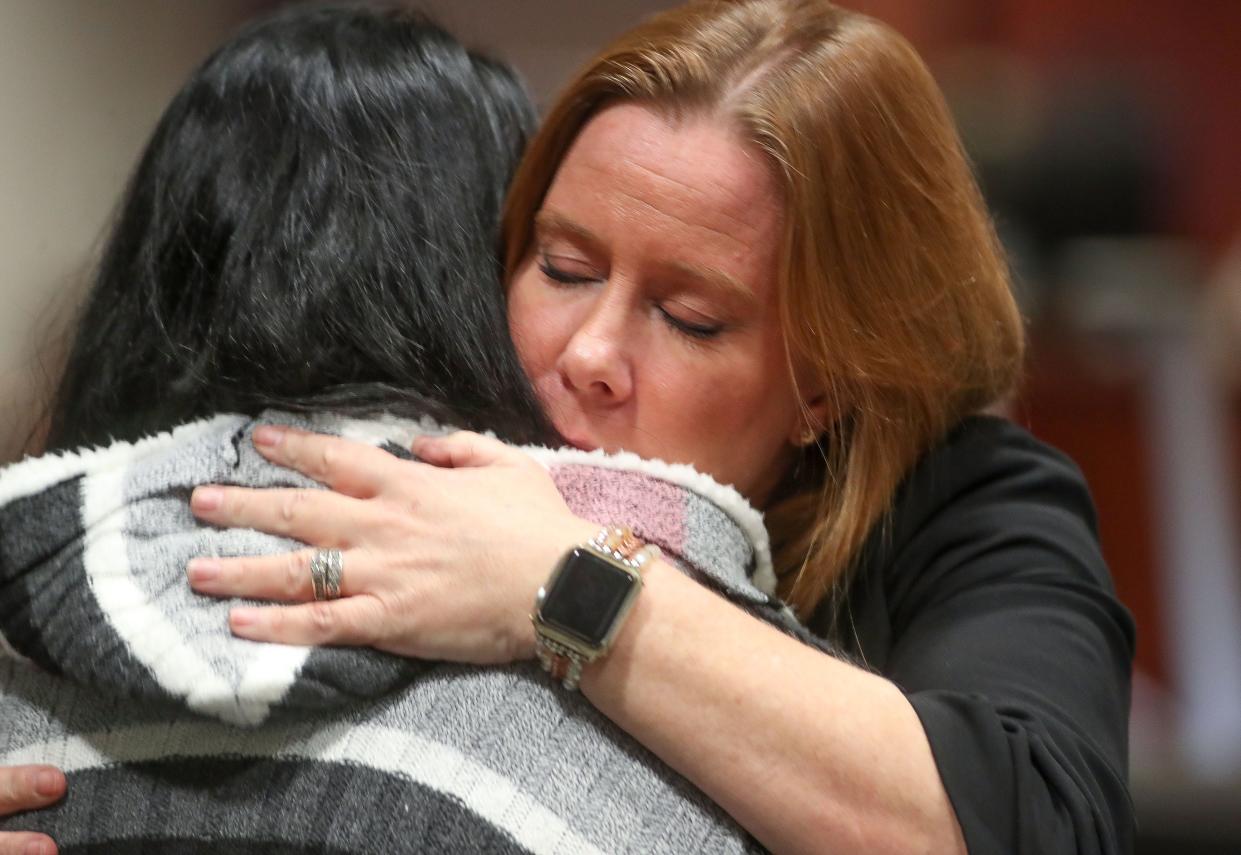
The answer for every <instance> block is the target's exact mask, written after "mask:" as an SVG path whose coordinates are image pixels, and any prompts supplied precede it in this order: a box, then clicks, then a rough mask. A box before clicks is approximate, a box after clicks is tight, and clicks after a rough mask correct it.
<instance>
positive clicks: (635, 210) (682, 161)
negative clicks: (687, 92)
mask: <svg viewBox="0 0 1241 855" xmlns="http://www.w3.org/2000/svg"><path fill="white" fill-rule="evenodd" d="M544 208H545V210H546V209H551V211H552V212H554V213H556V214H559V215H562V216H565V217H567V218H568V219H571V220H575V221H579V220H580V218H582V217H588V218H589V219H591V220H592V221H594V222H596V223H598V222H600V221H606V220H612V221H613V224H614V225H616V226H618V227H620V228H621V229H625V230H628V229H633V230H638V231H641V232H647V233H650V234H652V235H665V236H667V237H668V238H669V239H670V240H672V241H682V242H684V241H685V240H693V241H696V242H697V241H705V242H706V246H708V247H709V248H710V249H711V250H712V251H715V252H724V253H726V254H727V255H729V256H732V255H736V254H747V255H753V254H754V253H756V252H758V253H760V254H763V255H766V254H768V253H770V252H774V249H775V246H774V245H775V243H776V238H777V235H778V227H779V224H780V220H781V216H782V206H781V198H780V193H779V189H778V187H777V184H776V182H775V179H774V177H773V174H772V170H771V168H770V166H769V164H768V161H767V158H766V155H764V154H763V152H761V151H760V150H758V149H757V148H756V147H754V146H753V145H751V144H749V143H747V142H746V141H745V140H744V139H743V138H742V137H741V136H740V135H739V134H738V133H737V132H736V131H735V130H734V129H732V128H730V127H729V126H728V125H727V124H726V122H725V121H724V120H722V119H720V118H717V117H714V116H710V115H704V114H701V113H691V114H689V115H686V116H672V115H669V114H668V113H667V112H664V111H658V110H655V109H653V108H651V107H647V106H643V105H639V104H632V103H622V104H616V105H613V106H611V107H608V108H606V109H604V110H602V111H601V112H600V113H599V114H598V115H596V116H595V117H593V118H592V119H591V120H590V121H589V122H588V123H587V124H586V126H585V127H584V128H583V129H582V131H581V133H580V134H578V137H577V139H576V140H575V141H574V143H573V145H572V146H571V147H570V149H569V151H568V153H567V154H566V156H565V158H564V160H563V161H562V163H561V165H560V168H559V170H558V171H557V173H556V177H555V180H554V181H553V182H552V186H551V188H549V192H548V196H547V199H546V201H545V205H544ZM583 225H585V226H587V227H588V228H589V227H590V224H587V223H583ZM682 248H683V249H689V247H688V246H683V247H682Z"/></svg>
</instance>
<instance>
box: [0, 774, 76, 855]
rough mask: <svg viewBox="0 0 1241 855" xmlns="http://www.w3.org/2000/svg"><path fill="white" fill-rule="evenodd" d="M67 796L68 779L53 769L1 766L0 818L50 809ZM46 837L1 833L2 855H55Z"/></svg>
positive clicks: (31, 834) (49, 839) (0, 851)
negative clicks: (66, 783) (66, 784)
mask: <svg viewBox="0 0 1241 855" xmlns="http://www.w3.org/2000/svg"><path fill="white" fill-rule="evenodd" d="M64 794H65V776H64V774H63V773H61V771H60V770H59V769H54V768H52V767H51V766H0V816H8V815H9V814H12V813H18V812H19V811H23V810H37V809H38V808H43V807H47V806H48V805H50V804H52V803H54V802H55V801H57V800H58V799H59V798H60V797H61V796H63V795H64ZM55 852H56V844H55V843H53V842H52V838H50V837H48V836H47V835H46V834H33V833H30V832H24V831H11V832H0V855H55Z"/></svg>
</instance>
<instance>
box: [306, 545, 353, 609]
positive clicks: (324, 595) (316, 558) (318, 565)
mask: <svg viewBox="0 0 1241 855" xmlns="http://www.w3.org/2000/svg"><path fill="white" fill-rule="evenodd" d="M344 573H345V557H344V556H343V555H341V552H340V550H339V549H316V550H315V551H314V554H313V555H311V556H310V587H311V588H312V589H313V590H314V597H315V599H316V600H336V599H340V580H341V577H342V576H343V575H344Z"/></svg>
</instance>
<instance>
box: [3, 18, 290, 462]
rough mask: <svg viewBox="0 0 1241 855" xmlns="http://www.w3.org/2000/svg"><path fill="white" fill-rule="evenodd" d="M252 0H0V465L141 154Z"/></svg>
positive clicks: (28, 418) (34, 401) (28, 422)
mask: <svg viewBox="0 0 1241 855" xmlns="http://www.w3.org/2000/svg"><path fill="white" fill-rule="evenodd" d="M265 5H268V4H266V3H264V2H261V0H212V2H210V3H202V2H194V0H159V1H158V2H156V1H155V0H109V2H107V3H97V2H94V0H53V2H28V0H0V461H4V460H8V459H11V458H12V457H13V456H14V455H15V454H17V453H18V452H19V451H20V449H21V445H22V442H23V440H24V439H25V437H26V436H27V434H28V432H29V430H30V428H31V426H32V424H33V422H34V420H35V418H36V416H37V412H38V398H39V397H40V389H41V388H42V387H43V386H44V382H43V379H42V375H43V374H44V373H45V370H44V369H45V368H46V369H50V370H54V369H55V361H56V350H57V348H56V346H55V342H54V341H52V340H50V332H51V331H52V330H53V329H55V327H56V324H57V320H58V319H59V318H62V317H63V316H65V315H66V314H71V312H72V306H73V296H74V295H75V294H76V293H77V292H76V290H75V289H76V287H77V286H79V285H80V283H81V280H82V276H83V273H84V271H85V270H86V269H87V268H88V267H89V262H90V258H91V252H92V249H93V248H94V246H95V244H96V243H97V239H98V238H99V236H100V234H101V233H102V231H103V228H104V226H105V224H106V223H107V220H108V216H109V214H110V213H111V210H112V207H113V205H114V203H115V201H116V199H117V197H118V196H119V194H120V192H121V188H122V186H123V185H124V182H125V179H126V177H127V175H128V173H129V169H130V167H131V166H132V164H133V162H134V160H135V159H136V157H137V154H138V151H139V149H140V147H141V145H142V143H143V142H144V140H145V139H146V137H147V135H148V134H149V132H150V130H151V128H152V126H153V125H154V123H155V121H156V119H157V118H158V116H159V114H160V111H161V110H162V109H163V107H164V105H165V103H166V102H167V101H168V100H169V98H170V97H171V96H172V93H173V92H174V91H176V88H177V86H178V85H179V84H180V82H181V80H182V79H183V78H184V76H185V75H186V74H187V73H188V71H189V70H190V68H191V67H192V66H193V65H195V64H196V63H197V62H198V61H199V60H201V59H202V58H203V57H204V56H205V55H206V54H207V53H208V52H209V51H210V50H211V48H212V47H214V45H215V44H216V43H217V42H218V41H219V40H220V39H221V38H223V37H224V36H225V35H226V34H228V33H229V32H230V31H232V30H233V29H234V28H235V27H236V26H237V25H238V23H239V22H241V21H242V20H244V19H245V18H246V17H248V16H249V15H250V14H252V13H253V12H254V10H255V9H256V8H262V7H263V6H265Z"/></svg>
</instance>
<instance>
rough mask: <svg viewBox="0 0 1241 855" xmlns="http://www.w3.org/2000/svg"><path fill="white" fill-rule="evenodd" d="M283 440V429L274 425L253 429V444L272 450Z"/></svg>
mask: <svg viewBox="0 0 1241 855" xmlns="http://www.w3.org/2000/svg"><path fill="white" fill-rule="evenodd" d="M282 439H284V428H282V427H277V426H276V425H262V426H261V427H257V428H255V429H254V444H255V445H263V446H267V447H268V448H272V447H274V446H277V445H279V444H280V440H282Z"/></svg>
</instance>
